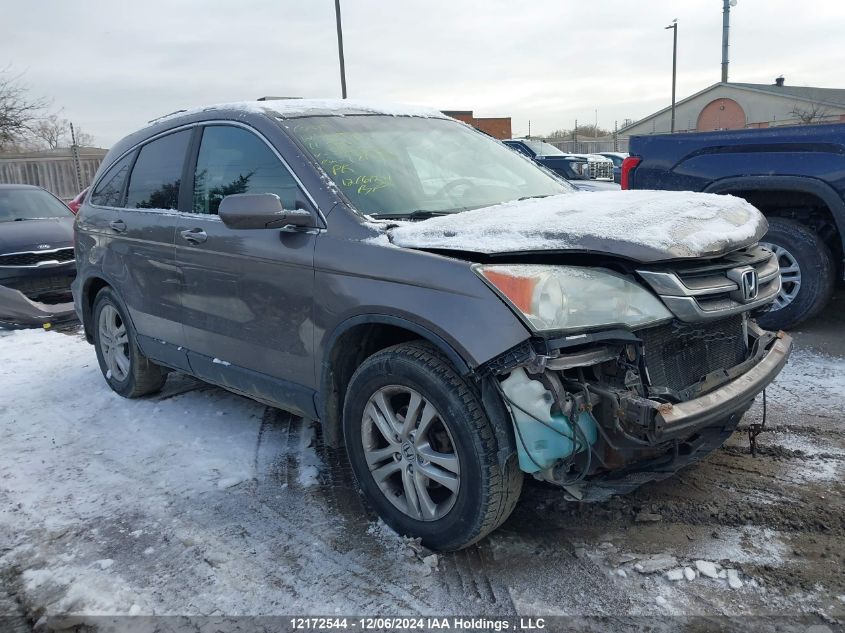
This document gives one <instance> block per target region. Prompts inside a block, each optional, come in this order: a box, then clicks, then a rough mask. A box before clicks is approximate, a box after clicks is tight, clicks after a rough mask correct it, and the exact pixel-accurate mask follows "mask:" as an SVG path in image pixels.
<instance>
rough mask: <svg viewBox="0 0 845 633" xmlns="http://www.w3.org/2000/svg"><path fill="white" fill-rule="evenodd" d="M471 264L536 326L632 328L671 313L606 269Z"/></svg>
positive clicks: (541, 329)
mask: <svg viewBox="0 0 845 633" xmlns="http://www.w3.org/2000/svg"><path fill="white" fill-rule="evenodd" d="M474 269H475V271H476V272H477V273H478V274H479V275H480V276H481V278H482V279H484V280H485V281H487V283H488V284H490V285H491V286H492V287H493V288H494V289H495V290H496V292H498V293H499V294H500V295H501V296H502V297H503V298H505V299H506V300H507V301H508V303H510V304H511V305H512V306H513V307H514V308H515V309H516V310H518V311H519V312H521V313H522V315H523V316H524V317H525V319H526V320H527V321H528V323H529V324H530V325H531V327H532V328H533V329H534V330H536V331H543V330H573V329H585V328H594V327H606V326H611V325H620V326H625V327H630V328H634V327H642V326H644V325H649V324H651V323H655V322H657V321H663V320H666V319H671V318H672V313H671V312H669V310H667V309H666V306H664V305H663V304H662V303H661V302H660V300H659V299H658V298H657V297H655V296H654V295H653V294H651V293H650V292H648V291H647V290H645V289H644V288H642V287H640V286H638V285H637V284H635V283H632V282H630V281H628V280H627V279H625V278H624V277H622V276H620V275H617V274H615V273H612V272H609V271H604V270H596V269H593V268H580V267H576V266H542V265H534V264H524V265H506V264H503V265H478V266H475V267H474Z"/></svg>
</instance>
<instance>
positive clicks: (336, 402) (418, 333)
mask: <svg viewBox="0 0 845 633" xmlns="http://www.w3.org/2000/svg"><path fill="white" fill-rule="evenodd" d="M413 340H423V341H428V342H429V343H431V344H432V345H433V346H434V347H435V348H436V349H437V350H438V351H440V352H441V353H442V354H443V355H444V356H446V358H448V359H449V361H450V362H451V363H452V365H453V366H454V367H455V369H457V371H458V373H460V374H461V375H462V376H466V375H467V374H469V373H470V372H471V368H470V365H469V363H468V362H467V360H466V359H464V358H463V357H462V356H461V355H460V354H459V353H458V352H457V350H455V348H454V347H452V345H450V344H449V343H448V342H447V341H446V340H445V339H443V338H442V337H441V336H439V335H438V334H436V333H435V332H432V331H431V330H430V329H428V328H426V327H425V326H422V325H420V324H419V323H415V322H413V321H410V320H408V319H405V318H402V317H398V316H393V315H387V314H364V315H358V316H354V317H350V318H348V319H346V320H345V321H343V322H342V323H340V324H339V325H338V326H337V327H336V328H335V330H334V331H333V332H332V334H331V336H330V337H329V338H328V340H327V342H326V344H325V346H324V348H323V349H324V351H323V357H322V362H321V366H320V389H319V390H318V392H317V402H316V409H317V412H318V414H319V416H320V423H321V425H322V427H323V436H324V438H325V440H326V442H327V443H328V444H329V445H330V446H340V445H341V444H342V431H341V425H340V422H341V416H342V411H343V399H344V394H345V392H346V387H347V385H348V384H349V380H350V379H351V378H352V374H353V373H355V370H356V369H357V368H358V366H360V364H361V363H362V362H364V360H365V359H366V358H368V357H369V356H372V355H373V354H375V353H376V352H378V351H380V350H383V349H385V348H387V347H391V346H392V345H396V344H398V343H405V342H407V341H413Z"/></svg>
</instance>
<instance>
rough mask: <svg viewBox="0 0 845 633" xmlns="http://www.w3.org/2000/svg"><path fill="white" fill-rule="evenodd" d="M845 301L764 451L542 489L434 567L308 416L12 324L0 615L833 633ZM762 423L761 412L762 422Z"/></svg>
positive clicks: (2, 360) (763, 442) (818, 329)
mask: <svg viewBox="0 0 845 633" xmlns="http://www.w3.org/2000/svg"><path fill="white" fill-rule="evenodd" d="M844 299H845V297H843V296H839V297H838V299H837V300H836V301H835V302H834V303H833V304H831V306H830V307H829V308H828V309H827V311H826V312H825V313H824V314H823V315H822V316H821V317H819V318H818V319H816V320H815V321H814V322H813V323H811V324H808V325H807V326H806V327H804V328H802V330H801V331H800V332H796V333H794V334H795V337H796V341H797V346H796V347H797V350H796V352H795V354H794V357H793V360H792V361H791V362H790V364H789V365H788V367H787V369H786V370H785V371H784V373H783V374H782V376H781V378H779V380H778V381H777V383H776V384H775V385H773V386H772V387H770V388H769V390H768V399H767V427H766V430H765V432H764V433H763V434H762V435H761V436H760V437H759V440H758V442H759V450H758V454H757V456H756V457H753V456H751V455H750V452H749V444H748V438H747V436H746V434H745V433H744V432H743V430H742V429H741V430H740V431H738V432H737V433H736V434H735V435H734V436H733V437H732V438H731V439H730V440H729V441H728V443H727V444H726V446H724V447H723V448H722V449H720V450H718V451H716V452H715V453H714V454H712V455H711V456H710V457H709V458H708V459H706V460H704V461H703V462H702V463H700V464H698V465H696V466H694V467H691V468H689V469H687V470H685V471H683V472H681V473H680V474H679V475H677V476H675V477H673V478H670V479H668V480H666V481H663V482H660V483H656V484H650V485H647V486H645V487H643V488H641V489H640V490H639V491H637V492H636V493H634V494H632V495H629V496H627V497H624V498H616V499H614V500H613V501H611V502H610V503H607V504H601V505H588V504H576V503H566V502H563V500H562V498H561V496H560V494H559V493H558V492H557V491H556V490H555V489H553V488H551V487H546V486H544V485H540V484H529V485H527V486H526V490H525V493H524V494H523V498H522V500H521V502H520V504H519V506H518V507H517V510H516V511H515V512H514V514H513V516H512V517H511V518H510V519H509V520H508V521H507V523H506V524H505V525H504V526H503V527H502V528H500V529H499V530H498V531H497V532H495V533H494V534H493V535H491V536H490V537H488V538H486V539H485V540H483V541H482V542H481V543H479V544H478V545H476V546H474V547H471V548H469V549H466V550H464V551H461V552H458V553H455V554H449V555H440V556H434V557H430V556H429V554H430V552H426V551H422V550H421V549H420V548H419V547H418V546H416V544H415V543H413V542H409V541H407V540H406V539H402V538H400V537H398V536H397V535H395V534H393V533H392V532H391V531H390V530H389V529H388V528H387V527H386V526H384V525H383V524H381V523H380V522H379V521H377V520H376V519H375V517H374V516H373V515H372V514H370V513H369V512H368V511H367V509H366V508H364V507H363V506H362V504H361V502H360V501H359V499H358V497H357V495H356V493H355V491H354V489H353V487H352V485H351V478H350V475H349V471H348V469H347V468H346V466H345V464H344V459H343V456H342V455H340V454H337V453H336V452H334V451H332V450H330V449H327V448H326V447H325V446H323V444H322V443H321V441H320V437H319V433H318V431H317V429H316V428H315V427H314V426H312V425H311V423H308V422H304V421H302V420H300V419H297V418H293V417H291V416H289V415H288V414H286V413H284V412H281V411H278V410H273V409H268V408H265V407H264V406H262V405H259V404H256V403H254V402H252V401H249V400H246V399H243V398H240V397H238V396H235V395H232V394H229V393H227V392H225V391H222V390H219V389H216V388H213V387H209V386H207V385H204V384H202V383H198V382H196V381H194V380H192V379H189V378H186V377H184V376H176V375H174V376H171V377H170V379H169V380H168V384H167V385H166V387H165V390H164V392H163V393H161V394H159V395H157V396H155V397H153V398H148V399H145V400H141V401H134V402H127V401H125V400H122V399H121V398H119V397H118V396H116V395H114V394H112V393H111V392H110V391H108V389H107V387H106V385H105V383H104V382H103V380H102V377H101V376H100V375H99V370H98V368H97V366H96V359H95V357H94V351H93V348H91V347H90V346H88V345H87V344H85V343H84V342H83V341H82V340H81V339H80V337H79V335H78V333H76V332H70V333H69V334H68V335H62V334H60V333H56V332H49V333H47V332H40V331H39V332H15V333H0V390H2V393H3V394H4V398H3V401H2V403H0V437H2V438H3V440H2V442H1V443H0V581H2V582H1V583H0V586H2V588H3V589H4V591H5V594H6V595H4V591H0V615H3V614H4V612H7V613H8V615H9V616H14V615H15V614H17V615H19V616H20V615H25V616H26V618H28V619H29V621H30V623H35V622H38V621H39V620H40V624H39V626H40V627H43V628H48V629H50V628H53V629H55V628H61V627H63V626H72V625H78V624H80V623H85V622H88V623H89V624H91V623H93V625H94V626H95V627H96V625H97V622H98V620H97V618H95V617H94V618H92V616H96V615H98V614H100V615H102V614H107V615H112V614H156V615H163V614H179V615H203V616H233V615H244V614H249V615H257V614H261V615H273V614H279V615H281V614H291V613H321V614H334V613H345V614H367V615H377V614H379V615H396V614H428V615H444V614H465V615H484V616H495V615H532V616H535V615H568V616H573V615H586V616H622V615H628V616H648V617H653V616H655V615H659V616H666V615H696V616H711V617H716V616H744V617H745V619H735V620H731V622H733V623H734V624H735V625H736V626H737V627H739V628H743V629H745V628H749V627H750V628H754V627H755V626H758V625H759V627H760V628H765V627H766V626H768V625H769V624H771V621H770V620H766V619H761V620H757V619H748V617H747V616H768V617H771V616H778V617H781V616H796V615H802V616H806V618H807V620H805V623H806V624H814V625H816V630H819V631H821V630H825V628H827V629H829V630H836V629H837V628H839V627H840V626H841V625H840V621H842V620H845V573H843V564H845V511H843V510H845V508H843V506H844V505H845V502H843V491H844V490H843V489H844V488H845V487H844V486H843V483H842V475H843V463H845V425H843V422H844V421H845V413H843V411H845V337H843V336H842V334H843V332H845V316H843V315H845V300H844ZM45 361H47V362H45ZM8 394H12V396H11V397H6V396H8ZM761 416H762V403H761V402H759V401H758V403H757V404H755V406H754V408H753V409H752V411H751V412H750V413H749V415H748V416H747V417H746V421H745V422H744V423H743V428H744V427H745V425H746V424H747V422H749V421H757V420H760V418H761ZM685 574H686V575H685ZM708 575H713V576H715V578H710V577H709V576H708ZM677 576H680V577H681V579H680V580H672V579H670V578H674V577H677ZM687 578H691V579H687ZM68 614H72V615H73V616H74V617H71V618H67V617H64V618H53V619H48V617H47V616H66V615H68ZM0 625H5V626H7V628H9V629H10V630H16V631H17V630H21V631H22V630H25V629H24V625H22V624H21V620H12V619H7V620H2V619H0ZM15 626H17V627H18V628H17V629H16V628H13V627H15ZM0 628H2V626H0ZM800 630H806V627H804V628H802V629H800Z"/></svg>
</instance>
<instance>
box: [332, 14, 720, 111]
mask: <svg viewBox="0 0 845 633" xmlns="http://www.w3.org/2000/svg"><path fill="white" fill-rule="evenodd" d="M726 1H727V0H726ZM334 14H335V18H336V20H337V54H338V57H340V93H341V95H342V96H343V98H344V99H346V64H345V63H344V61H343V28H342V27H341V25H340V0H334Z"/></svg>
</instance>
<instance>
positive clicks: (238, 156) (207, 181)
mask: <svg viewBox="0 0 845 633" xmlns="http://www.w3.org/2000/svg"><path fill="white" fill-rule="evenodd" d="M236 193H275V194H276V195H277V196H279V197H280V198H281V199H282V206H283V207H284V208H285V209H293V208H295V205H296V200H297V194H298V188H297V184H296V181H295V180H294V179H293V176H292V175H291V174H290V172H289V171H288V170H287V168H286V167H285V166H284V165H283V164H282V163H281V161H279V159H278V158H277V157H276V155H275V154H274V153H273V151H272V150H271V149H270V148H269V147H268V146H267V144H266V143H265V142H264V141H262V140H261V139H260V138H258V137H257V136H256V135H255V134H253V133H252V132H249V131H248V130H244V129H243V128H238V127H232V126H226V125H211V126H208V127H206V128H205V129H204V130H203V133H202V142H201V144H200V151H199V155H198V156H197V168H196V172H195V173H194V196H193V200H194V202H193V211H194V213H211V214H216V213H217V209H218V207H219V206H220V201H221V200H222V199H223V197H224V196H228V195H232V194H236Z"/></svg>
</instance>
